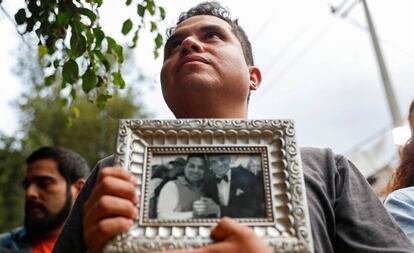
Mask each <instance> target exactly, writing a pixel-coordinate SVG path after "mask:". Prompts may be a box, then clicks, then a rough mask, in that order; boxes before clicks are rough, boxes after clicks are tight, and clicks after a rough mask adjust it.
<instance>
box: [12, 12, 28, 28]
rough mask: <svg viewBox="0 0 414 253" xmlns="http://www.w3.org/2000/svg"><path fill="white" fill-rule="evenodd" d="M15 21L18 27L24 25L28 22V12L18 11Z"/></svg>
mask: <svg viewBox="0 0 414 253" xmlns="http://www.w3.org/2000/svg"><path fill="white" fill-rule="evenodd" d="M14 19H15V20H16V23H17V24H18V25H22V24H24V22H25V21H26V11H25V10H24V9H20V10H18V11H17V13H16V14H15V15H14Z"/></svg>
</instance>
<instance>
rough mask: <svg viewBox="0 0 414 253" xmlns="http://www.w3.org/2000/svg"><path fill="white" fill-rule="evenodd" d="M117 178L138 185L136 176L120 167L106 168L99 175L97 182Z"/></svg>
mask: <svg viewBox="0 0 414 253" xmlns="http://www.w3.org/2000/svg"><path fill="white" fill-rule="evenodd" d="M108 176H109V177H116V178H119V179H122V180H125V181H130V182H131V183H133V184H136V181H135V178H134V176H133V175H132V174H131V173H129V172H128V171H126V170H124V169H122V168H121V167H119V166H114V167H105V168H103V169H102V170H101V171H100V172H99V175H98V179H97V181H98V182H99V181H101V180H102V179H103V178H105V177H108Z"/></svg>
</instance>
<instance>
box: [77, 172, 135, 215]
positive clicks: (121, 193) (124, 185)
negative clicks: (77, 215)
mask: <svg viewBox="0 0 414 253" xmlns="http://www.w3.org/2000/svg"><path fill="white" fill-rule="evenodd" d="M104 195H112V196H116V197H119V198H123V199H128V200H130V201H131V202H133V203H134V204H136V203H138V198H137V197H136V194H135V186H134V185H133V184H132V183H130V182H129V181H125V180H122V179H119V178H115V177H109V176H108V177H105V178H103V179H102V180H101V181H100V182H98V183H97V185H96V186H95V188H94V189H93V191H92V193H91V196H90V197H89V199H88V200H87V202H86V203H85V209H90V208H91V206H92V205H93V204H94V203H95V202H96V201H98V200H99V199H100V198H101V197H102V196H104Z"/></svg>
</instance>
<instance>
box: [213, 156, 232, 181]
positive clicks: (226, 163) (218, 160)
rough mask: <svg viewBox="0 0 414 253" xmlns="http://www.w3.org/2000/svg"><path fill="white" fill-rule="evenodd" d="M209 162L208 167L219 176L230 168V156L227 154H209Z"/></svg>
mask: <svg viewBox="0 0 414 253" xmlns="http://www.w3.org/2000/svg"><path fill="white" fill-rule="evenodd" d="M208 161H209V163H210V169H211V170H212V171H213V172H214V173H215V174H216V176H218V177H221V176H224V174H226V173H227V171H229V169H230V156H228V155H211V156H209V157H208Z"/></svg>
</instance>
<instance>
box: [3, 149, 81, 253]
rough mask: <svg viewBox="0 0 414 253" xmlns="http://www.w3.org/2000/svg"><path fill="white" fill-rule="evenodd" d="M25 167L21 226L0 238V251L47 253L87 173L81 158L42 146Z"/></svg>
mask: <svg viewBox="0 0 414 253" xmlns="http://www.w3.org/2000/svg"><path fill="white" fill-rule="evenodd" d="M26 164H27V169H26V174H25V177H24V179H23V181H22V186H23V188H24V191H25V218H24V226H23V227H20V228H16V229H14V230H13V231H11V232H10V233H5V234H2V235H0V252H21V253H24V252H27V253H48V252H51V251H52V249H53V246H54V244H55V241H56V239H57V236H58V235H59V233H60V230H61V228H62V226H63V223H64V222H65V220H66V218H67V217H68V215H69V212H70V210H71V207H72V204H73V203H74V200H75V198H76V196H77V195H78V193H79V191H80V189H81V188H82V186H83V185H84V183H85V180H86V177H87V175H88V174H89V167H88V165H87V163H86V161H85V159H83V158H82V157H81V156H80V155H78V154H77V153H75V152H73V151H70V150H68V149H64V148H60V147H42V148H40V149H38V150H36V151H34V152H33V153H32V154H31V155H30V156H29V157H28V158H27V160H26Z"/></svg>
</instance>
